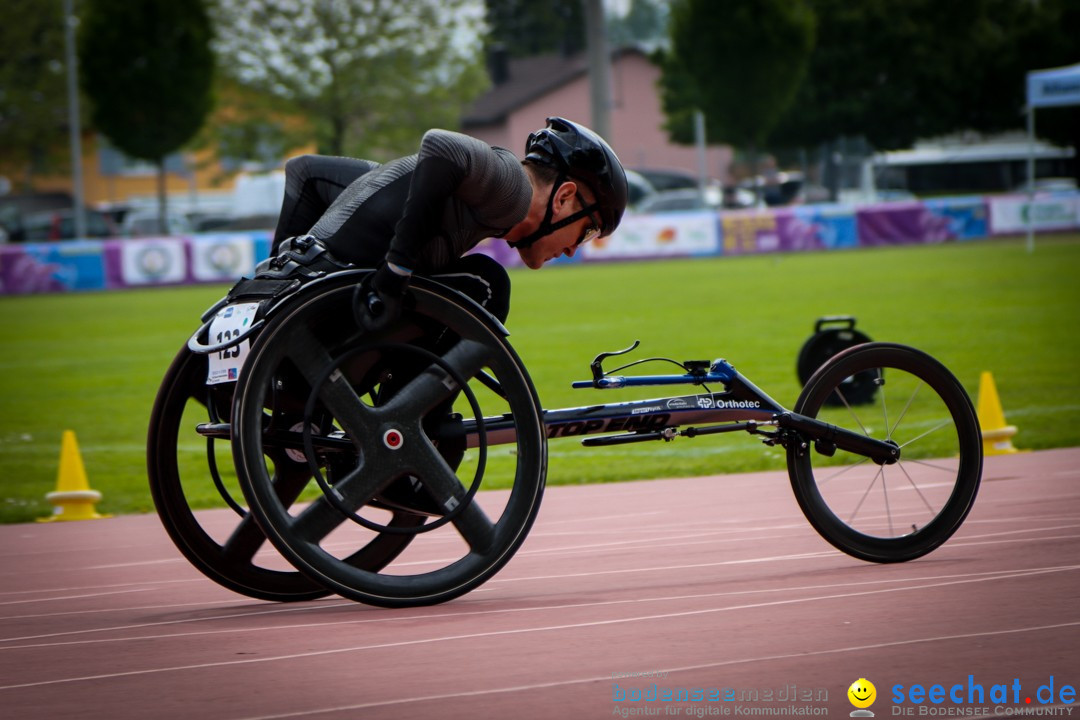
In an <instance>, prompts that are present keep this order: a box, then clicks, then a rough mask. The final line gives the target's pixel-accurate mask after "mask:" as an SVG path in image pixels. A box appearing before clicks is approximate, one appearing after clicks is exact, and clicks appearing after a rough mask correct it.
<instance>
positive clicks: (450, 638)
mask: <svg viewBox="0 0 1080 720" xmlns="http://www.w3.org/2000/svg"><path fill="white" fill-rule="evenodd" d="M1077 569H1080V565H1071V566H1066V567H1063V568H1061V569H1058V570H1056V572H1063V571H1069V570H1077ZM1046 572H1055V571H1054V570H1047V571H1040V572H1030V571H1027V572H1019V573H1015V574H1013V575H1006V576H998V577H984V578H974V579H965V580H950V581H947V582H940V583H930V584H926V585H916V586H910V587H899V588H882V589H879V590H868V591H864V592H855V593H841V594H834V595H819V596H814V597H807V598H791V599H785V600H774V601H770V602H758V603H748V604H745V605H731V606H726V607H718V608H703V609H698V610H684V611H681V612H670V613H658V614H654V615H639V616H635V617H628V618H614V619H610V620H593V621H590V622H581V623H565V624H561V625H545V626H539V627H525V628H513V629H510V630H492V631H488V632H476V633H463V634H460V635H444V636H440V637H428V638H418V639H415V640H401V641H397V642H388V643H375V644H372V645H357V646H353V647H345V648H334V649H331V650H313V651H310V652H303V653H290V654H287V655H276V656H271V657H262V658H247V659H244V660H223V661H217V662H207V663H195V664H192V665H175V666H170V667H160V668H145V669H140V670H128V671H125V672H116V673H103V674H100V675H84V676H80V677H71V678H57V679H54V680H39V681H36V682H30V683H17V684H14V685H2V686H0V691H3V690H16V689H19V688H28V687H42V686H46V685H62V684H67V683H75V682H89V681H95V680H112V679H116V678H122V677H136V676H141V675H155V674H159V673H169V672H180V671H183V670H204V669H207V668H216V667H232V666H237V665H250V664H253V663H266V662H280V661H287V660H299V659H303V658H313V657H325V656H329V655H341V654H345V653H353V652H362V651H366V650H385V649H388V648H401V647H410V646H417V645H430V644H433V643H443V642H455V641H459V640H476V639H479V638H491V637H503V636H512V635H525V634H531V633H542V632H559V631H564V630H581V629H582V628H596V627H607V626H612V625H623V624H627V623H639V622H656V621H660V620H671V619H676V618H686V617H695V616H701V615H711V614H713V613H721V612H733V611H738V610H758V609H762V608H767V607H779V606H784V605H797V604H803V603H811V602H822V601H830V600H848V599H851V598H854V597H865V596H870V595H880V594H885V593H894V592H907V591H910V590H927V589H932V588H939V587H948V586H953V585H962V584H969V583H980V582H990V581H995V580H1007V579H1012V578H1017V577H1030V576H1032V575H1038V574H1045V573H1046ZM1073 625H1080V620H1078V621H1076V622H1069V623H1061V624H1059V625H1052V626H1045V627H1047V628H1054V627H1070V626H1073ZM961 637H962V636H961ZM886 645H887V644H886ZM869 647H875V646H869ZM801 656H805V654H801ZM706 667H707V666H706Z"/></svg>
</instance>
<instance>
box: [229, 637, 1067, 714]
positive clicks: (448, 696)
mask: <svg viewBox="0 0 1080 720" xmlns="http://www.w3.org/2000/svg"><path fill="white" fill-rule="evenodd" d="M1077 625H1080V621H1076V622H1069V623H1061V624H1058V625H1036V626H1032V627H1025V628H1009V629H1008V630H987V631H985V632H977V633H963V634H958V635H938V636H936V637H926V638H914V639H912V640H896V641H894V642H885V643H875V644H873V645H853V646H850V647H841V648H830V649H827V650H810V651H806V652H798V653H788V654H785V655H764V656H760V657H749V658H737V659H734V660H723V661H721V662H714V663H704V664H701V665H684V666H682V667H673V668H670V669H669V670H668V671H667V672H668V673H669V674H671V673H678V672H692V671H695V670H711V669H713V668H719V667H730V666H732V665H748V664H750V663H757V662H771V661H775V660H792V659H804V658H810V657H818V656H822V655H839V654H842V653H853V652H866V651H867V650H882V649H885V648H895V647H903V646H906V645H918V644H922V643H934V642H948V641H950V640H971V639H975V638H986V637H994V636H998V635H1015V634H1019V633H1030V632H1043V631H1046V630H1060V629H1062V628H1068V627H1075V626H1077ZM610 681H611V675H610V674H607V675H599V676H595V677H587V678H575V679H572V680H559V681H556V682H548V683H536V684H534V685H513V686H509V687H501V688H488V689H484V690H468V691H465V692H457V693H444V694H441V695H421V696H416V697H405V698H394V699H393V700H377V701H375V702H369V703H360V704H356V705H342V706H339V707H332V708H319V709H315V710H302V711H299V712H293V713H281V714H277V715H258V716H249V717H246V718H238V720H283V719H284V718H295V717H308V716H311V715H323V714H325V713H332V712H345V711H355V710H368V709H371V708H377V707H386V706H388V705H400V704H404V703H418V702H434V701H436V700H443V701H445V700H456V699H460V698H469V697H480V696H484V695H499V694H505V693H515V692H530V691H533V690H547V689H550V688H556V687H566V686H568V685H584V684H587V683H597V682H610ZM1046 707H1056V706H1046ZM1063 707H1072V706H1071V705H1070V706H1063ZM1001 717H1029V714H1027V713H1023V711H1022V709H1020V710H1016V711H1015V714H1014V713H1010V714H1007V715H1004V716H1001Z"/></svg>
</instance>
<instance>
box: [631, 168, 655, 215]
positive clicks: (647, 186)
mask: <svg viewBox="0 0 1080 720" xmlns="http://www.w3.org/2000/svg"><path fill="white" fill-rule="evenodd" d="M626 184H627V188H628V193H627V203H626V204H627V205H629V206H630V207H631V208H635V207H637V206H638V205H639V204H640V203H641V202H642V201H643V200H645V198H648V197H651V196H652V195H655V194H656V188H654V187H653V186H652V183H650V182H649V181H648V180H646V179H645V176H644V175H642V174H641V173H639V172H635V171H633V170H630V169H627V170H626Z"/></svg>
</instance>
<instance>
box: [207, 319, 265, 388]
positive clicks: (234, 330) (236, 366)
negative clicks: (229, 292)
mask: <svg viewBox="0 0 1080 720" xmlns="http://www.w3.org/2000/svg"><path fill="white" fill-rule="evenodd" d="M258 309H259V303H237V304H235V305H229V306H228V307H225V308H222V309H221V310H218V314H217V315H215V316H214V320H213V321H212V322H211V323H210V337H208V338H207V341H208V342H209V343H210V344H212V345H217V344H219V343H223V342H228V341H229V340H232V339H233V338H238V337H240V336H241V335H243V334H244V333H245V332H247V330H248V328H250V327H251V324H252V323H253V322H255V312H256V311H257V310H258ZM249 347H250V343H249V342H248V341H247V340H242V341H240V342H239V343H237V344H236V345H233V346H232V347H227V348H225V349H224V350H219V351H217V352H215V353H210V372H209V374H208V375H207V378H206V384H207V385H217V384H218V383H226V382H236V378H237V377H239V376H240V368H241V367H243V365H244V360H245V358H247V354H248V348H249Z"/></svg>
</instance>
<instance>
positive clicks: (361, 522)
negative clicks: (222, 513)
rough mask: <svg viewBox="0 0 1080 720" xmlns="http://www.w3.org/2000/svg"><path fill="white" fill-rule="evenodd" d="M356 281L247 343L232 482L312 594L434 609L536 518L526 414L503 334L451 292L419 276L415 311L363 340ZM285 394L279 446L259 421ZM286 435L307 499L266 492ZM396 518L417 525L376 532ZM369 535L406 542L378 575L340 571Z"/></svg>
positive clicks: (537, 464)
mask: <svg viewBox="0 0 1080 720" xmlns="http://www.w3.org/2000/svg"><path fill="white" fill-rule="evenodd" d="M357 279H358V277H357V276H355V275H354V276H349V277H342V278H332V279H329V280H328V281H326V282H325V283H324V284H323V285H322V286H321V287H320V288H318V290H312V292H311V294H310V295H308V296H307V297H305V298H303V299H302V300H300V301H298V302H297V303H296V304H295V305H294V306H293V307H292V308H291V309H290V310H289V311H288V312H285V313H282V314H280V315H278V316H277V317H275V318H274V319H273V320H272V321H271V322H270V323H269V324H268V325H267V327H266V328H265V329H264V330H263V331H262V333H261V334H260V337H259V338H258V340H257V341H256V342H255V344H254V346H253V347H252V350H251V354H250V356H249V357H248V361H247V364H246V365H245V367H244V370H243V372H242V373H241V376H240V380H239V383H238V385H237V390H236V397H235V400H234V406H233V417H234V418H235V430H236V431H235V433H234V436H233V452H234V456H235V461H236V467H237V469H238V474H239V480H240V485H241V487H242V488H243V491H244V494H245V496H246V497H247V500H248V503H249V505H250V506H251V508H252V512H253V514H255V515H256V517H258V519H259V523H260V525H261V526H263V527H264V528H265V529H266V531H267V534H268V536H269V537H270V540H271V541H272V542H273V543H274V545H275V546H276V547H277V548H278V550H279V551H280V552H281V553H282V555H284V556H285V557H286V558H287V559H288V560H289V561H290V562H291V563H292V564H293V565H294V566H295V567H296V568H297V569H299V570H300V571H302V572H303V573H304V574H306V575H308V576H309V577H311V578H312V579H313V580H315V581H317V582H318V583H319V584H320V585H323V586H325V587H327V588H330V589H332V590H333V591H335V592H337V593H339V594H340V595H343V596H345V597H348V598H351V599H353V600H357V601H360V602H365V603H369V604H374V605H382V606H390V607H401V606H413V605H428V604H433V603H438V602H444V601H446V600H450V599H452V598H454V597H457V596H459V595H462V594H464V593H466V592H468V591H470V590H472V589H474V588H476V587H477V586H479V585H480V584H482V583H483V582H484V581H486V580H487V579H489V578H490V577H491V576H492V575H494V574H495V573H496V572H497V571H498V570H499V569H500V568H501V567H502V566H503V565H504V564H505V563H506V562H507V561H509V559H510V558H511V557H512V555H513V554H514V552H515V551H516V550H517V548H518V547H519V546H520V544H521V543H522V542H523V541H524V539H525V537H526V535H527V533H528V530H529V528H530V527H531V525H532V522H533V520H534V519H535V517H536V513H537V511H538V510H539V506H540V500H541V497H542V494H543V488H544V480H545V477H546V463H547V445H546V438H545V435H544V428H543V423H542V420H541V416H540V410H539V403H538V401H537V398H536V392H535V390H534V388H533V386H532V381H531V380H530V378H529V376H528V373H527V372H526V370H525V368H524V366H523V365H522V363H521V361H520V360H519V359H518V357H517V355H516V354H515V353H514V351H513V349H512V348H511V347H510V345H509V344H508V343H507V342H506V339H505V337H504V334H503V333H502V332H500V329H499V328H498V327H497V326H496V325H495V323H494V322H492V321H491V320H490V318H488V317H486V315H485V314H484V313H483V311H482V310H480V308H479V307H477V306H475V305H473V304H472V303H471V302H470V301H468V300H467V299H465V298H463V296H459V295H457V294H456V293H454V292H453V291H451V290H447V289H446V288H443V287H441V286H439V285H437V284H435V283H430V282H425V281H424V280H422V279H417V280H415V281H414V282H413V284H412V287H411V289H410V291H409V292H410V297H411V299H412V301H414V307H413V309H412V310H411V311H410V312H407V313H406V315H405V316H404V317H403V318H402V320H401V321H400V322H398V323H396V324H395V325H393V326H391V327H389V328H388V329H387V330H385V331H382V332H379V333H368V334H364V333H361V332H360V331H359V329H358V327H357V325H356V321H355V317H354V314H353V310H352V308H353V295H354V291H355V285H356V282H357ZM283 393H287V394H288V395H290V396H291V397H292V398H294V400H295V401H296V403H297V405H298V406H302V408H303V409H302V411H301V416H302V422H301V426H300V428H299V431H298V432H293V433H292V437H291V438H290V437H286V436H285V435H283V434H282V433H281V432H280V429H281V428H280V426H278V427H275V423H274V421H273V419H268V414H267V412H266V407H267V406H268V405H269V404H271V402H272V400H273V398H275V397H278V396H280V395H282V394H283ZM451 406H452V408H451ZM451 409H452V410H453V412H451ZM489 420H490V423H488V422H487V421H489ZM327 428H332V430H331V431H330V432H329V433H328V432H327ZM283 440H286V441H288V442H289V443H290V444H291V445H292V446H294V447H296V446H297V445H298V444H299V445H301V446H302V447H303V453H304V455H305V457H306V460H307V464H308V466H309V467H310V469H311V470H312V473H313V475H314V476H315V477H316V481H317V482H318V484H319V485H320V487H321V490H322V492H321V494H319V495H318V496H317V497H316V498H315V499H314V500H312V501H311V502H310V503H309V504H306V505H303V506H300V505H297V506H296V507H290V506H289V505H287V504H286V503H283V502H281V501H280V499H279V498H278V497H277V496H276V494H275V493H274V492H273V484H272V482H270V468H272V467H273V465H274V463H273V461H272V457H271V454H272V452H273V451H274V449H275V447H276V446H277V444H278V443H279V442H281V441H283ZM495 445H500V446H501V447H500V448H499V449H498V450H496V449H495V448H494V446H495ZM493 487H494V488H495V489H496V490H497V492H490V493H488V492H477V491H478V490H480V489H484V490H487V489H491V488H493ZM402 507H404V508H407V509H409V510H413V511H416V512H420V513H423V515H424V516H425V517H426V522H425V523H424V524H423V525H421V526H417V527H411V528H403V529H398V528H388V527H386V517H387V513H388V512H390V510H392V509H394V508H402ZM373 533H381V534H383V535H387V534H395V533H397V534H405V535H406V536H407V537H416V540H415V541H414V542H413V544H412V545H411V546H410V547H409V549H408V550H407V551H405V552H403V553H402V554H401V555H400V557H398V558H396V559H395V560H394V561H392V562H390V563H389V564H387V565H386V566H385V567H384V568H379V569H370V568H362V567H356V566H355V565H353V564H350V563H348V562H347V561H345V559H344V558H345V557H347V555H348V553H350V552H351V550H352V548H354V547H356V546H357V545H358V544H362V543H364V542H366V541H367V538H369V537H370V536H371V535H372V534H373ZM432 558H435V559H432Z"/></svg>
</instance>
